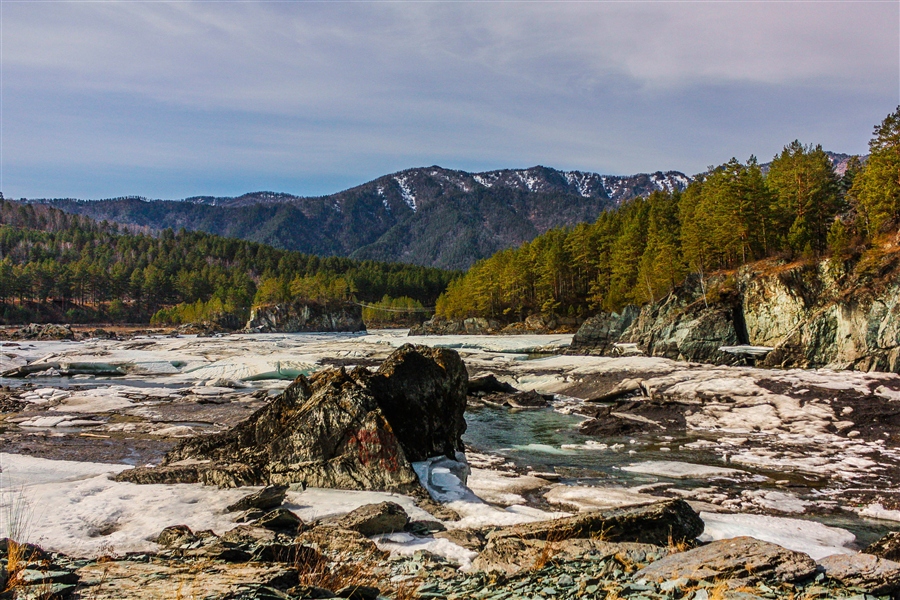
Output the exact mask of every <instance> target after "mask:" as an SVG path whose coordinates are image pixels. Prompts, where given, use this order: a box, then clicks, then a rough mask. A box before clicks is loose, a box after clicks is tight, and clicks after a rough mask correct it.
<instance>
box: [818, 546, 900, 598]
mask: <svg viewBox="0 0 900 600" xmlns="http://www.w3.org/2000/svg"><path fill="white" fill-rule="evenodd" d="M819 566H820V567H822V568H823V569H825V575H827V576H828V577H830V578H831V579H836V580H838V581H840V582H841V583H843V584H844V585H849V586H854V587H858V588H861V589H863V590H865V591H866V592H868V593H870V594H875V595H876V596H880V595H882V594H893V593H895V592H897V591H900V563H896V562H894V561H892V560H887V559H885V558H879V557H877V556H874V555H872V554H834V555H832V556H826V557H825V558H823V559H821V560H819Z"/></svg>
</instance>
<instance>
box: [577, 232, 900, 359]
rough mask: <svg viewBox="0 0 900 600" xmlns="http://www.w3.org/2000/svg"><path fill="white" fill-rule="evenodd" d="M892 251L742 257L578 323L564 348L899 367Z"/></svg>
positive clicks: (899, 267)
mask: <svg viewBox="0 0 900 600" xmlns="http://www.w3.org/2000/svg"><path fill="white" fill-rule="evenodd" d="M898 256H900V252H898V250H897V248H893V247H892V248H887V249H881V250H880V251H878V250H872V251H870V253H869V254H867V255H865V256H863V257H862V258H861V259H858V262H855V263H854V262H852V261H851V262H848V263H846V264H844V263H835V262H833V261H832V260H823V261H821V262H818V263H810V262H800V263H789V264H784V263H781V262H778V261H775V260H770V261H763V262H760V263H755V264H752V265H747V266H745V267H742V268H741V269H740V270H738V272H737V273H735V274H732V275H727V276H726V275H718V276H715V277H711V278H709V279H706V280H701V279H700V278H699V277H697V276H696V275H694V276H691V277H688V279H687V280H686V281H685V283H684V284H683V285H682V286H681V287H679V288H677V289H675V290H674V291H673V292H672V293H671V294H669V295H668V296H667V297H666V298H663V299H661V300H659V301H657V302H653V303H650V304H647V305H645V306H643V307H642V308H641V309H640V311H639V312H637V314H635V311H636V309H634V308H632V307H628V308H626V309H624V310H623V312H622V314H615V313H613V314H600V315H597V316H595V317H592V318H590V319H588V320H587V321H585V323H584V324H583V325H582V326H581V328H580V329H579V331H578V333H576V335H575V337H574V339H573V341H572V345H571V346H570V348H569V349H568V351H567V352H568V353H572V354H595V355H604V356H615V355H618V354H621V353H623V352H625V353H630V352H632V351H637V352H640V353H642V354H645V355H648V356H660V357H666V358H672V359H682V360H689V361H698V362H708V363H714V364H739V363H742V362H753V363H755V364H760V365H762V366H769V367H782V368H788V367H790V368H795V367H800V368H819V367H831V368H838V369H857V370H864V371H872V370H877V371H893V372H900V278H898V274H900V258H898Z"/></svg>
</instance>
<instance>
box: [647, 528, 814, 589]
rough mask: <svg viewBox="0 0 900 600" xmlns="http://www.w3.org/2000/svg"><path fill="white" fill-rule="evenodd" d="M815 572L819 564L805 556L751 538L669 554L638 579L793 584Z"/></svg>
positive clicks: (735, 539) (717, 542) (736, 539)
mask: <svg viewBox="0 0 900 600" xmlns="http://www.w3.org/2000/svg"><path fill="white" fill-rule="evenodd" d="M815 572H816V561H814V560H813V559H811V558H810V557H809V556H807V555H806V554H803V553H802V552H794V551H793V550H788V549H786V548H782V547H781V546H778V545H776V544H770V543H769V542H763V541H760V540H757V539H754V538H752V537H737V538H732V539H727V540H719V541H716V542H712V543H710V544H707V545H705V546H700V547H699V548H694V549H693V550H688V551H687V552H679V553H677V554H670V555H669V556H667V557H666V558H664V559H662V560H660V561H657V562H655V563H653V564H651V565H649V566H647V567H644V568H643V569H641V570H640V571H638V572H637V573H636V574H635V579H640V578H641V577H646V578H647V579H652V580H655V581H663V580H671V579H678V578H679V577H687V578H690V579H694V580H706V581H715V580H724V579H740V580H743V581H745V582H757V581H769V580H775V581H782V582H794V581H800V580H802V579H805V578H807V577H809V576H811V575H813V574H814V573H815Z"/></svg>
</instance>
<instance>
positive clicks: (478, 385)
mask: <svg viewBox="0 0 900 600" xmlns="http://www.w3.org/2000/svg"><path fill="white" fill-rule="evenodd" d="M518 391H519V390H517V389H516V388H514V387H513V386H511V385H510V384H508V383H506V382H505V381H500V380H499V379H497V377H496V376H494V374H493V373H488V374H487V375H481V376H479V377H471V378H470V379H469V384H468V394H469V395H470V396H471V395H474V394H493V393H497V392H502V393H507V394H515V393H516V392H518Z"/></svg>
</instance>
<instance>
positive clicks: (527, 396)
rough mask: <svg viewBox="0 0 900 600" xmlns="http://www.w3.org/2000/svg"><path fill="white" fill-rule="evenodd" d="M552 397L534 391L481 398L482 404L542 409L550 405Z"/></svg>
mask: <svg viewBox="0 0 900 600" xmlns="http://www.w3.org/2000/svg"><path fill="white" fill-rule="evenodd" d="M552 398H553V396H549V395H544V394H539V393H538V392H536V391H534V390H530V391H527V392H516V393H514V394H508V393H496V394H489V395H487V396H482V397H481V400H482V401H483V402H488V403H491V404H498V405H500V406H508V407H510V408H544V407H547V406H549V405H550V399H552Z"/></svg>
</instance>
